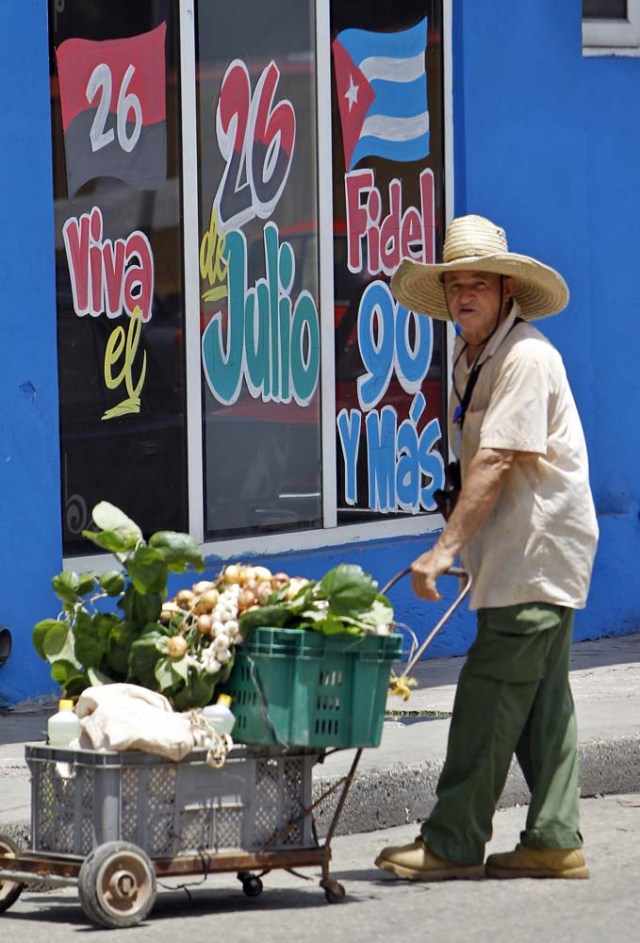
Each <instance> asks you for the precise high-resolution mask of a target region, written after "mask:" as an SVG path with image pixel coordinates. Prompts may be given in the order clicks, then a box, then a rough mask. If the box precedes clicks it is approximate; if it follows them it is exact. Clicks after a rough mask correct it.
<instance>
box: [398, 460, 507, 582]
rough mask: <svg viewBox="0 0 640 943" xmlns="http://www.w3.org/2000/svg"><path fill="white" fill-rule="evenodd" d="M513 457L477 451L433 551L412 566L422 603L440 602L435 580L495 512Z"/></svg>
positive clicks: (412, 580)
mask: <svg viewBox="0 0 640 943" xmlns="http://www.w3.org/2000/svg"><path fill="white" fill-rule="evenodd" d="M515 456H516V453H515V452H512V451H507V450H505V449H478V451H477V452H476V454H475V455H474V457H473V459H472V460H471V464H470V465H469V470H468V472H467V475H466V477H465V481H464V483H463V486H462V490H461V491H460V496H459V498H458V502H457V504H456V506H455V509H454V511H453V514H452V515H451V517H450V518H449V521H448V523H447V526H446V527H445V529H444V530H443V532H442V534H441V535H440V537H439V539H438V541H437V543H436V544H435V546H434V547H433V549H431V550H429V551H427V553H423V554H421V556H419V557H418V558H417V560H414V562H413V563H412V565H411V585H412V587H413V591H414V593H415V594H416V595H417V596H420V597H421V598H422V599H431V600H435V599H441V598H442V597H441V595H440V593H439V592H438V590H437V588H436V579H437V578H438V576H440V575H441V574H442V573H444V572H445V571H446V570H448V569H449V567H450V566H453V563H454V561H455V559H456V557H457V555H458V554H459V552H460V550H461V549H462V547H464V545H465V544H466V543H468V541H469V540H470V539H471V537H472V536H473V535H474V534H475V532H476V531H477V529H478V528H479V527H480V525H481V524H482V523H483V522H484V521H485V520H486V519H487V517H488V516H489V514H490V513H491V511H492V510H493V509H494V507H495V506H496V504H497V502H498V498H499V497H500V493H501V491H502V488H503V486H504V482H505V478H506V476H507V474H508V473H509V470H510V468H511V466H512V464H513V462H514V459H515Z"/></svg>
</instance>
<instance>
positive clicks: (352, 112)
mask: <svg viewBox="0 0 640 943" xmlns="http://www.w3.org/2000/svg"><path fill="white" fill-rule="evenodd" d="M332 48H333V62H334V67H335V73H336V88H337V93H338V104H339V109H340V120H341V123H342V140H343V144H344V162H345V167H346V170H347V172H348V171H350V170H352V169H353V168H354V167H355V166H356V164H357V163H358V161H360V160H362V158H363V157H369V156H376V157H385V158H387V159H388V160H395V161H411V160H419V159H420V158H422V157H426V156H427V154H428V153H429V110H428V107H427V73H426V69H425V51H426V48H427V19H426V17H425V19H423V20H421V21H420V22H419V23H418V24H417V25H416V26H412V27H411V28H410V29H406V30H401V31H400V32H396V33H373V32H370V31H369V30H364V29H345V30H343V31H342V32H341V33H338V35H337V36H336V38H335V39H334V41H333V47H332Z"/></svg>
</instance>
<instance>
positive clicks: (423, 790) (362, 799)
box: [0, 735, 640, 847]
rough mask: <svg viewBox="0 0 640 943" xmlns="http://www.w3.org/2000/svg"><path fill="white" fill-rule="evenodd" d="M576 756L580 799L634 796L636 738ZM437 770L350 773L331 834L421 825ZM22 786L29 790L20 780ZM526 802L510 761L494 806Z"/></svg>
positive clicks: (639, 762)
mask: <svg viewBox="0 0 640 943" xmlns="http://www.w3.org/2000/svg"><path fill="white" fill-rule="evenodd" d="M578 758H579V764H580V792H581V795H582V797H583V798H586V797H589V796H602V795H612V794H629V793H640V735H638V736H637V737H618V738H608V739H606V740H590V741H586V742H584V743H582V744H580V745H579V747H578ZM442 766H443V760H428V761H425V762H422V763H412V764H404V763H398V764H396V765H395V766H394V767H393V768H391V769H387V770H371V771H366V772H362V773H358V772H356V775H355V776H354V779H353V782H352V784H351V788H350V790H349V793H348V795H347V798H346V800H345V803H344V807H343V809H342V811H341V813H340V816H339V818H338V821H337V822H336V824H335V834H336V835H352V834H357V833H362V832H372V831H376V830H378V829H385V828H393V827H395V826H397V825H409V824H411V823H418V822H421V821H423V820H424V819H425V818H426V817H427V816H428V814H429V812H430V811H431V809H432V808H433V806H434V804H435V800H436V786H437V783H438V777H439V775H440V772H441V770H442ZM340 782H341V777H340V776H324V777H317V778H315V777H314V781H313V790H312V798H313V802H317V801H318V800H320V798H321V797H322V796H323V794H324V793H325V792H326V791H327V790H328V789H329V788H331V787H332V786H335V785H336V783H340ZM25 788H29V787H28V783H26V782H25ZM342 791H343V790H342V787H338V788H337V789H335V791H334V792H333V793H332V794H331V795H330V796H327V798H326V799H324V800H323V801H322V802H321V803H320V804H319V805H318V807H317V808H316V809H315V813H314V817H315V823H316V828H317V832H318V835H319V837H321V838H325V837H326V835H327V832H328V830H329V828H330V827H331V823H332V820H333V818H334V815H335V811H336V808H337V804H338V802H339V801H340V798H341V795H342ZM529 798H530V796H529V790H528V788H527V785H526V783H525V781H524V777H523V776H522V773H521V771H520V768H519V767H518V765H517V763H516V761H515V760H514V762H513V764H512V766H511V769H510V771H509V775H508V777H507V781H506V783H505V787H504V790H503V792H502V796H501V797H500V801H499V803H498V808H499V809H507V808H511V807H514V806H519V805H528V803H529ZM0 831H1V832H2V833H4V834H6V835H8V836H9V837H11V838H14V839H15V840H17V841H18V842H19V843H20V844H21V845H22V846H23V847H28V845H29V841H30V831H31V828H30V823H29V822H28V821H14V822H12V823H11V824H8V825H2V823H1V822H0Z"/></svg>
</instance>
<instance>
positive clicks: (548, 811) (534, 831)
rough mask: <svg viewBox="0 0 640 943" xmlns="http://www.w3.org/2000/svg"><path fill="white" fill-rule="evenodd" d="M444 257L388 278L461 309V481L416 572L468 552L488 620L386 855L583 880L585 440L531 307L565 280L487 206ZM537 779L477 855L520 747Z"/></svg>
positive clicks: (459, 228) (455, 395)
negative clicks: (420, 817) (428, 800)
mask: <svg viewBox="0 0 640 943" xmlns="http://www.w3.org/2000/svg"><path fill="white" fill-rule="evenodd" d="M443 260H444V261H443V263H441V264H433V265H424V264H421V263H418V262H414V261H412V260H408V259H405V260H404V261H403V262H402V263H401V265H400V266H399V268H398V270H397V272H396V273H395V275H394V277H393V279H392V282H391V288H392V291H393V293H394V295H395V297H396V298H397V299H398V300H399V301H400V302H401V303H402V304H404V305H405V306H406V307H408V308H410V309H411V310H413V311H416V312H420V313H425V314H428V315H429V316H431V317H434V318H439V319H441V320H446V319H449V318H450V319H451V320H452V321H453V322H454V323H455V325H456V330H457V331H458V337H457V340H456V343H455V347H454V354H453V362H454V369H453V389H452V396H451V404H450V406H451V412H452V415H451V417H450V425H451V441H452V443H453V445H454V451H455V452H456V454H457V456H458V458H459V460H460V471H461V477H462V487H461V491H460V494H459V497H458V500H457V504H456V505H455V509H454V510H453V512H452V514H451V515H450V517H449V519H448V522H447V524H446V526H445V529H444V530H443V532H442V534H441V536H440V538H439V539H438V541H437V542H436V544H435V546H434V547H433V549H432V550H429V551H428V552H427V553H424V554H422V555H421V556H419V557H418V559H417V560H415V562H414V563H413V565H412V567H411V571H412V585H413V589H414V591H415V592H416V594H417V595H418V596H420V597H422V598H423V599H430V600H434V599H440V594H439V592H438V590H437V587H436V580H437V578H438V577H439V576H440V575H441V574H442V573H444V572H445V571H446V570H447V569H448V568H449V567H450V566H451V565H452V564H453V563H454V561H455V559H456V556H457V555H458V554H460V555H461V558H462V562H463V565H464V566H465V568H466V569H467V570H468V572H469V573H470V574H471V576H472V578H473V586H472V591H471V608H472V609H474V610H477V621H478V633H477V638H476V641H475V642H474V644H473V645H472V647H471V648H470V649H469V653H468V656H467V660H466V663H465V665H464V667H463V669H462V672H461V674H460V678H459V681H458V687H457V691H456V698H455V703H454V708H453V716H452V718H451V726H450V731H449V743H448V747H447V757H446V761H445V765H444V768H443V771H442V774H441V776H440V780H439V783H438V790H437V802H436V805H435V807H434V809H433V811H432V813H431V815H430V816H429V818H428V819H427V821H426V822H425V823H424V824H423V826H422V829H421V834H420V837H419V838H418V839H417V840H416V841H415V842H414V843H413V844H411V845H407V846H403V847H395V848H393V847H392V848H385V849H384V850H383V851H382V852H381V854H380V855H379V857H378V858H377V860H376V864H377V865H378V866H379V867H381V868H383V869H384V870H387V871H391V872H393V873H394V874H396V875H397V876H399V877H403V878H409V879H413V880H422V881H430V880H446V879H448V878H476V877H481V876H482V875H483V874H485V873H486V874H487V875H488V876H490V877H495V878H514V877H559V878H586V877H588V876H589V872H588V869H587V866H586V863H585V858H584V855H583V852H582V836H581V834H580V830H579V818H578V770H577V742H576V723H575V713H574V707H573V700H572V696H571V690H570V687H569V656H570V648H571V640H572V625H573V615H574V610H575V609H579V608H582V607H583V606H584V605H585V602H586V597H587V592H588V588H589V581H590V578H591V568H592V564H593V557H594V554H595V549H596V543H597V538H598V528H597V523H596V517H595V511H594V507H593V500H592V497H591V492H590V488H589V480H588V464H587V453H586V447H585V441H584V435H583V432H582V427H581V424H580V419H579V416H578V412H577V409H576V406H575V403H574V400H573V397H572V394H571V391H570V389H569V385H568V382H567V378H566V374H565V370H564V366H563V364H562V360H561V358H560V355H559V354H558V352H557V351H556V350H555V348H554V347H553V346H552V345H551V344H550V343H549V341H548V340H547V339H546V338H545V337H544V336H543V335H542V334H541V333H540V332H539V331H538V330H536V328H534V327H533V326H532V325H531V324H530V323H529V322H530V321H531V320H533V319H534V318H539V317H544V316H545V315H550V314H555V313H557V312H559V311H561V310H562V309H563V308H564V307H565V306H566V304H567V302H568V299H569V292H568V289H567V286H566V284H565V282H564V280H563V279H562V278H561V276H560V275H559V274H558V273H557V272H555V271H554V270H553V269H550V268H548V267H547V266H546V265H543V264H542V263H540V262H537V261H536V260H534V259H531V258H529V257H528V256H522V255H517V254H515V253H511V252H509V251H508V247H507V241H506V236H505V233H504V231H503V230H502V229H500V228H499V227H497V226H496V225H495V224H494V223H492V222H490V221H489V220H487V219H483V218H481V217H478V216H465V217H460V218H458V219H454V220H453V222H452V223H451V225H450V227H449V229H448V230H447V235H446V239H445V244H444V252H443ZM514 753H515V755H516V757H517V759H518V761H519V763H520V766H521V767H522V770H523V773H524V776H525V778H526V781H527V784H528V786H529V789H530V791H531V804H530V806H529V812H528V816H527V821H526V827H525V830H524V831H523V832H522V834H521V837H520V843H519V844H518V845H517V847H516V849H515V850H514V851H511V852H507V853H503V854H493V855H490V856H489V858H488V859H487V862H486V866H485V865H483V861H484V849H485V844H486V842H487V841H488V840H489V839H490V837H491V830H492V818H493V815H494V812H495V809H496V805H497V802H498V799H499V797H500V794H501V792H502V789H503V786H504V783H505V780H506V777H507V773H508V771H509V766H510V763H511V760H512V757H513V755H514Z"/></svg>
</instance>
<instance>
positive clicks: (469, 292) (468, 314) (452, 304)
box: [444, 272, 513, 345]
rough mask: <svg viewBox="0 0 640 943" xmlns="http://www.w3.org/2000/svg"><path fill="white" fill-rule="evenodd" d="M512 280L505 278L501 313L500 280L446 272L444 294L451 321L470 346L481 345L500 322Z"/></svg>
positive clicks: (485, 274)
mask: <svg viewBox="0 0 640 943" xmlns="http://www.w3.org/2000/svg"><path fill="white" fill-rule="evenodd" d="M512 287H513V279H511V278H504V284H503V291H502V310H501V311H500V317H499V318H498V309H499V308H500V276H499V275H494V274H493V273H492V272H446V273H445V276H444V290H445V294H446V296H447V304H448V305H449V311H450V312H451V317H452V318H453V320H454V321H455V323H456V324H459V325H460V328H461V329H462V335H463V337H464V339H465V340H466V341H467V343H469V344H472V345H473V344H481V343H482V342H483V341H484V340H486V338H487V337H488V336H489V334H491V332H492V331H493V329H494V328H495V326H496V323H497V321H498V320H500V321H501V320H503V319H504V317H505V314H506V312H507V310H508V301H509V299H510V298H511V292H512Z"/></svg>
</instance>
